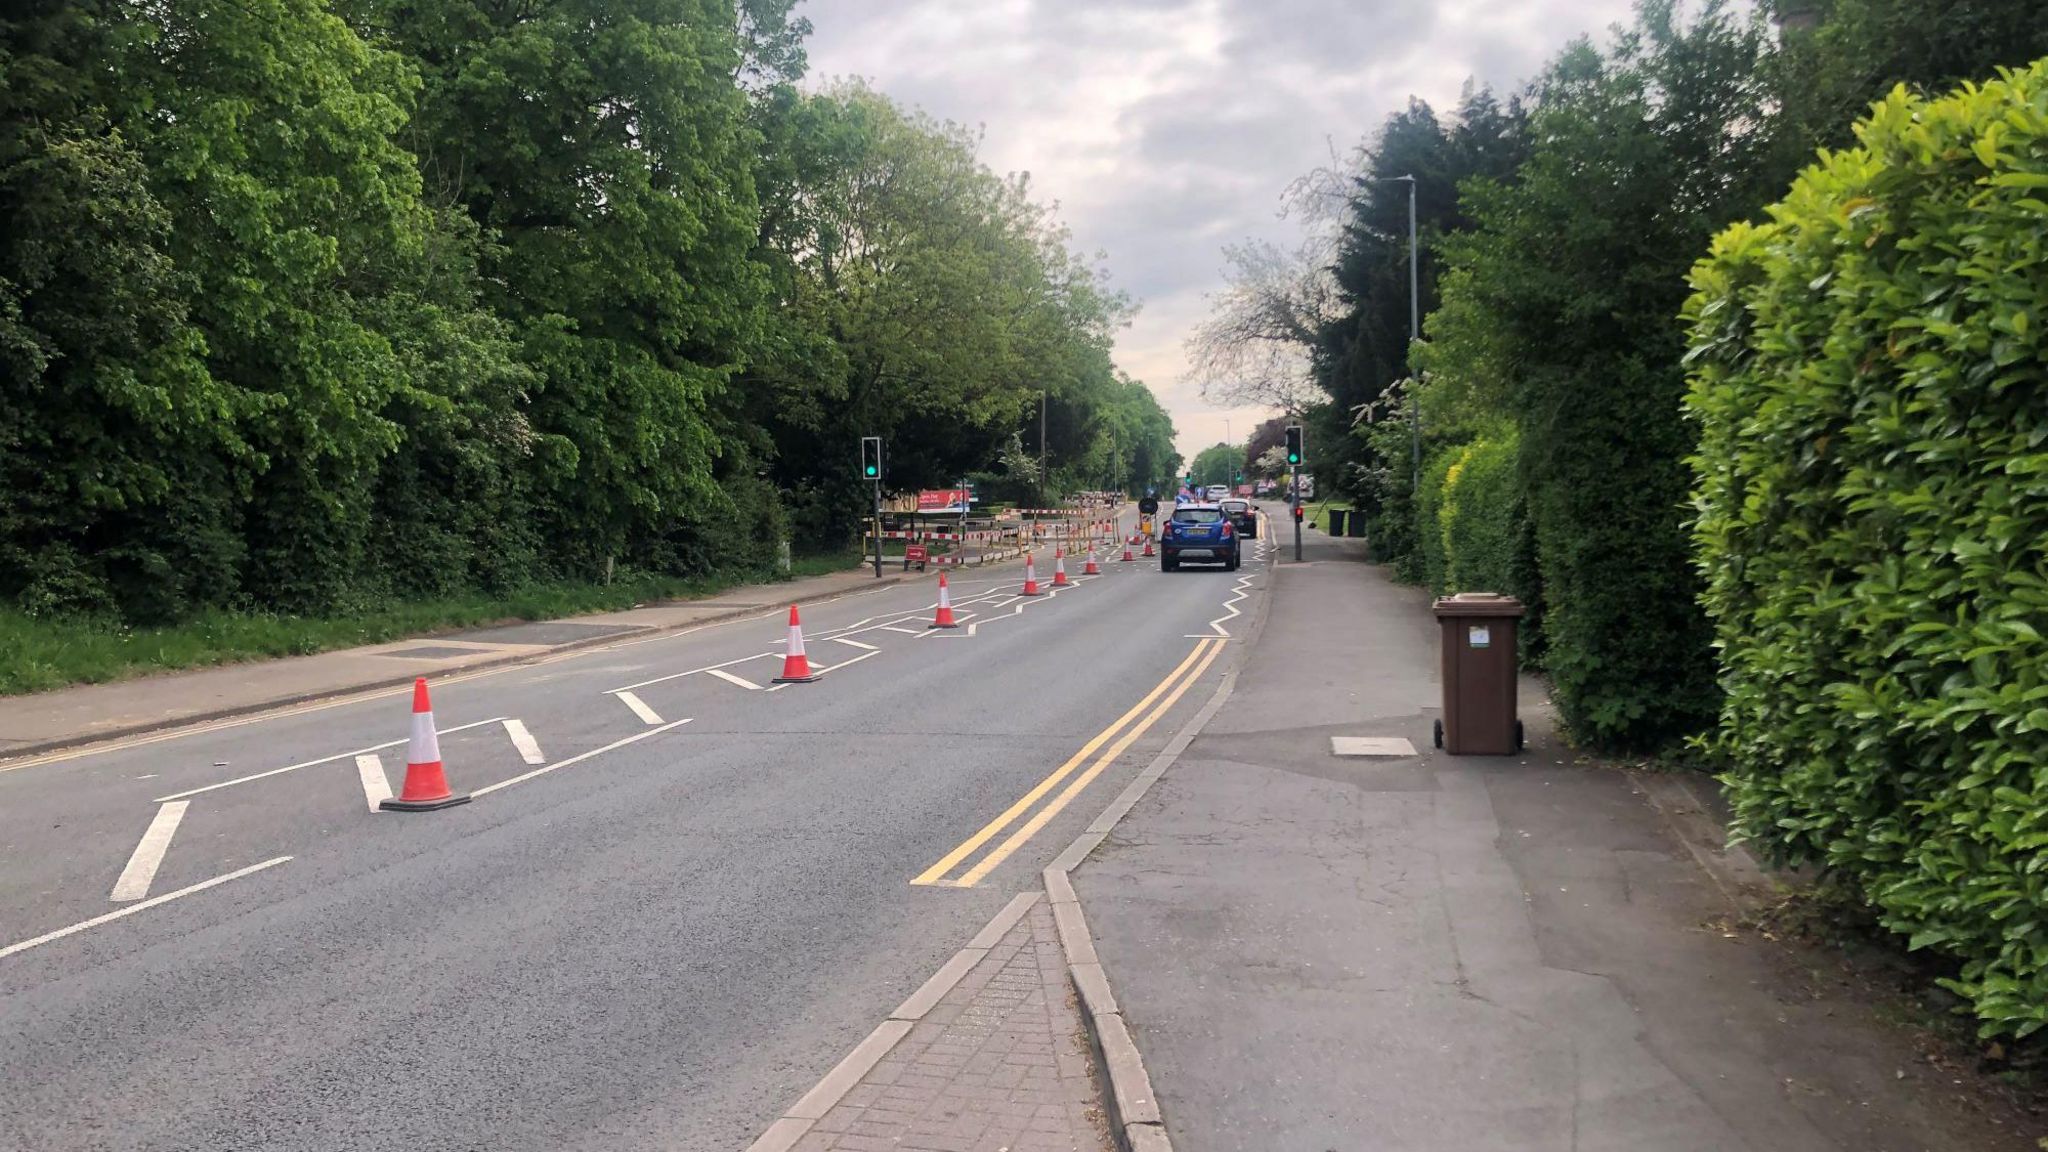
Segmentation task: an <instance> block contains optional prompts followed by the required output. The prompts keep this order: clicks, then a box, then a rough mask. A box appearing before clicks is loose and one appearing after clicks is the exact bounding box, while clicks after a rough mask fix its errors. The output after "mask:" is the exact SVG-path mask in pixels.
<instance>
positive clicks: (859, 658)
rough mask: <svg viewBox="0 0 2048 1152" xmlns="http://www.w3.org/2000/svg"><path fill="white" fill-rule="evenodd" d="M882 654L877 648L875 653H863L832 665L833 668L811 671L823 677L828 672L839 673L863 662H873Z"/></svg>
mask: <svg viewBox="0 0 2048 1152" xmlns="http://www.w3.org/2000/svg"><path fill="white" fill-rule="evenodd" d="M881 654H882V651H881V649H879V648H877V649H876V650H875V651H873V652H863V653H861V654H860V655H858V656H855V657H854V658H853V659H851V660H841V661H840V662H839V663H837V664H834V665H832V666H831V667H829V668H818V667H813V668H812V669H811V671H812V672H814V673H816V674H818V675H820V676H823V675H824V674H825V673H827V672H837V671H839V670H840V669H841V668H850V667H852V666H853V665H855V664H858V663H860V662H861V661H863V660H872V659H874V658H875V657H877V656H880V655H881Z"/></svg>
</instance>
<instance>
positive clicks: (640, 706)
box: [612, 691, 661, 724]
mask: <svg viewBox="0 0 2048 1152" xmlns="http://www.w3.org/2000/svg"><path fill="white" fill-rule="evenodd" d="M612 695H614V696H617V697H618V698H619V703H621V704H624V705H625V706H626V707H628V708H631V709H632V710H633V715H635V716H638V717H639V718H640V719H642V720H644V721H646V722H647V723H649V724H659V723H661V715H660V713H657V712H656V711H655V710H654V709H652V708H649V707H648V706H647V701H645V700H642V699H641V698H639V697H638V696H635V695H633V694H632V693H631V692H626V691H619V692H614V693H612Z"/></svg>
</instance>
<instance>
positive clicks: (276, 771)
mask: <svg viewBox="0 0 2048 1152" xmlns="http://www.w3.org/2000/svg"><path fill="white" fill-rule="evenodd" d="M503 719H504V717H503V716H493V717H491V718H490V719H489V720H479V721H477V722H476V723H474V724H459V725H457V726H455V727H453V728H437V729H435V734H436V735H439V736H452V735H454V734H455V733H457V732H467V731H469V730H470V729H471V728H481V727H483V726H484V725H486V724H496V723H498V722H499V721H501V720H503ZM408 739H410V737H407V738H404V739H398V740H386V741H385V742H384V743H382V744H372V745H370V746H369V747H368V748H357V749H354V750H352V751H348V752H336V753H335V754H334V755H332V756H322V757H321V758H319V759H318V760H304V761H300V762H299V763H297V764H287V765H285V766H284V767H282V768H272V769H271V770H270V771H268V772H258V773H256V774H255V775H253V776H237V777H236V778H234V779H233V780H223V781H221V782H220V783H218V784H208V785H207V786H206V787H204V788H192V789H188V790H186V791H184V792H173V793H172V794H171V795H169V796H159V797H157V798H156V801H157V803H159V804H162V803H164V802H165V801H167V800H183V799H185V798H186V797H187V796H197V795H199V794H200V793H202V792H212V791H215V790H216V789H220V788H230V787H233V786H234V785H236V784H247V783H248V782H249V781H251V780H261V779H263V778H264V777H266V776H277V775H280V774H282V773H285V772H296V771H298V770H299V769H301V768H311V767H313V766H315V765H318V764H331V763H333V762H334V761H336V760H346V759H348V758H349V757H351V756H360V755H362V754H363V753H365V752H382V751H383V750H384V749H386V748H396V747H398V746H399V745H401V744H404V743H406V741H407V740H408ZM282 859H286V860H289V859H291V857H289V856H286V857H282Z"/></svg>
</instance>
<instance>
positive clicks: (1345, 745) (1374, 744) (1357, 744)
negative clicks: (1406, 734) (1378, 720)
mask: <svg viewBox="0 0 2048 1152" xmlns="http://www.w3.org/2000/svg"><path fill="white" fill-rule="evenodd" d="M1330 754H1331V755H1333V756H1413V755H1415V745H1413V744H1410V743H1409V742H1408V741H1407V740H1406V739H1405V738H1403V737H1400V736H1332V737H1330Z"/></svg>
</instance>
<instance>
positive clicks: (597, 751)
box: [470, 717, 695, 796]
mask: <svg viewBox="0 0 2048 1152" xmlns="http://www.w3.org/2000/svg"><path fill="white" fill-rule="evenodd" d="M692 719H695V717H689V718H685V719H682V720H671V721H669V722H668V723H666V724H663V725H662V726H661V727H659V728H649V729H648V730H646V731H645V732H635V733H633V734H632V735H631V736H628V737H626V738H625V739H623V740H614V741H612V742H611V743H609V744H607V745H605V746H604V747H602V748H592V749H591V750H590V751H588V752H579V753H577V754H576V755H574V756H571V757H569V758H568V759H567V760H557V761H555V762H554V763H553V764H549V765H547V766H545V767H541V768H535V769H534V770H533V771H531V772H525V773H521V774H520V775H518V776H514V777H512V778H511V779H510V780H500V781H498V782H497V783H496V784H486V785H484V786H483V787H482V788H478V789H477V790H475V791H474V792H471V793H470V795H471V796H488V795H490V794H491V793H493V792H496V791H497V790H498V789H500V788H510V787H511V786H513V785H514V784H523V783H525V782H526V781H528V780H531V779H533V778H534V777H536V776H545V775H547V774H548V773H550V772H553V771H554V770H555V769H557V768H567V767H568V766H569V765H571V764H580V763H582V762H583V761H585V760H588V759H590V758H591V757H592V756H601V755H603V754H604V753H606V752H610V751H612V750H613V749H615V748H624V747H625V746H626V745H628V744H631V743H634V742H635V741H639V740H645V739H647V738H648V737H649V736H659V735H661V734H662V733H663V732H666V731H668V730H669V729H671V728H676V727H679V726H681V725H684V724H688V723H689V722H690V720H692Z"/></svg>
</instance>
